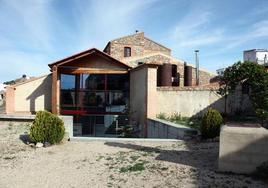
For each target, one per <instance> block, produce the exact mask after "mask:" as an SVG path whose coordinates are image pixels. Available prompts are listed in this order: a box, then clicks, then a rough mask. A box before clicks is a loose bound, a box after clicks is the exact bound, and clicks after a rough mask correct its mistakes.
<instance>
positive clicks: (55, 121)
mask: <svg viewBox="0 0 268 188" xmlns="http://www.w3.org/2000/svg"><path fill="white" fill-rule="evenodd" d="M64 133H65V128H64V123H63V121H62V120H61V119H60V118H59V117H58V116H56V115H54V114H52V113H50V112H47V111H39V112H37V114H36V117H35V119H34V121H33V124H32V126H31V128H30V139H31V140H32V141H33V142H35V143H37V142H42V143H44V142H49V143H51V144H55V143H59V142H60V141H61V140H62V139H63V137H64Z"/></svg>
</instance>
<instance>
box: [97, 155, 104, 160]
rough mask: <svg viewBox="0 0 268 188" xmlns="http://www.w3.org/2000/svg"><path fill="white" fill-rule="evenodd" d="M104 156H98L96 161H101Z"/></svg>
mask: <svg viewBox="0 0 268 188" xmlns="http://www.w3.org/2000/svg"><path fill="white" fill-rule="evenodd" d="M103 158H104V156H102V155H100V156H98V158H97V159H96V161H100V160H101V159H103Z"/></svg>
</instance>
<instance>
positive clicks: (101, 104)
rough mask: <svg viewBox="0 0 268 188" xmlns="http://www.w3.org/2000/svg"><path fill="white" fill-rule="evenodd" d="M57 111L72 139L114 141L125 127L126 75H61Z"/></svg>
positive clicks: (127, 78) (127, 95) (127, 102)
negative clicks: (70, 120) (66, 119)
mask: <svg viewBox="0 0 268 188" xmlns="http://www.w3.org/2000/svg"><path fill="white" fill-rule="evenodd" d="M60 80H61V84H60V85H61V91H60V110H61V114H63V115H73V116H74V128H73V130H74V136H99V137H105V136H107V137H117V136H119V135H120V131H121V130H122V126H124V125H128V107H129V74H76V75H71V74H61V79H60Z"/></svg>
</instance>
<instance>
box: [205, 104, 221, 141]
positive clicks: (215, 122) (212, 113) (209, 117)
mask: <svg viewBox="0 0 268 188" xmlns="http://www.w3.org/2000/svg"><path fill="white" fill-rule="evenodd" d="M222 123H223V118H222V116H221V114H220V113H219V112H218V111H217V110H215V109H212V108H209V109H208V111H207V112H206V113H205V115H204V116H203V119H202V125H201V134H202V137H203V138H215V137H216V136H219V134H220V128H221V125H222Z"/></svg>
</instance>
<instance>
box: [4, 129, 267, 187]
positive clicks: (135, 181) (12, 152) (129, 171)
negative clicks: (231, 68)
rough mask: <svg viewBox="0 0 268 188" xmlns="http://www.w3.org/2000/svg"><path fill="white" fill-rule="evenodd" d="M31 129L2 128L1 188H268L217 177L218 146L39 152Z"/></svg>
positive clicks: (90, 146)
mask: <svg viewBox="0 0 268 188" xmlns="http://www.w3.org/2000/svg"><path fill="white" fill-rule="evenodd" d="M27 129H28V128H27V126H26V125H6V124H5V125H1V124H0V167H1V170H0V187H1V188H5V187H12V188H14V187H20V188H23V187H25V188H31V187H49V188H51V187H67V188H68V187H79V188H83V187H157V188H158V187H187V188H188V187H267V185H265V184H264V183H263V182H261V181H256V180H253V179H252V178H250V177H247V176H243V175H233V174H223V173H217V172H216V169H217V156H218V143H186V142H182V141H178V142H142V141H139V142H136V141H135V142H105V141H89V142H85V141H84V142H82V141H81V142H78V141H71V142H64V143H63V144H60V145H56V146H51V147H48V148H38V149H35V148H31V147H30V146H28V145H26V144H24V143H23V142H22V140H23V139H24V134H25V131H27ZM21 139H22V140H21Z"/></svg>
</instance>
